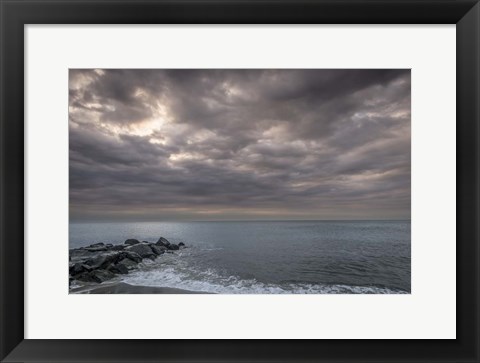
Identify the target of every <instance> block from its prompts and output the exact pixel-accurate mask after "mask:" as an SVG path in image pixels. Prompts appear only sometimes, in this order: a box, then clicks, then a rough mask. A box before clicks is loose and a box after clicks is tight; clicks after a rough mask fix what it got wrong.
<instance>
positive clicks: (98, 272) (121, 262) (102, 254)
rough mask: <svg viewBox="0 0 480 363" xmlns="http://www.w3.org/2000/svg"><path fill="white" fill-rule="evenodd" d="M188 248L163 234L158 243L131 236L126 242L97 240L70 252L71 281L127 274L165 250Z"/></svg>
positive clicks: (96, 280)
mask: <svg viewBox="0 0 480 363" xmlns="http://www.w3.org/2000/svg"><path fill="white" fill-rule="evenodd" d="M182 248H185V244H184V243H183V242H180V243H179V244H178V245H177V244H174V243H170V242H169V241H168V240H167V239H166V238H164V237H160V238H159V239H158V241H157V242H147V241H142V242H140V241H139V240H137V239H127V240H126V241H125V242H124V243H123V244H119V245H113V244H110V243H108V244H105V243H101V242H100V243H94V244H91V245H90V246H86V247H80V248H74V249H71V250H70V251H69V281H70V284H71V283H72V281H74V280H78V281H83V282H95V283H102V282H104V281H107V280H110V279H112V278H114V277H115V276H116V275H125V274H128V272H129V271H131V270H133V269H135V268H137V265H138V263H140V262H141V261H142V260H144V259H151V260H154V259H156V258H157V257H159V256H161V255H163V254H164V253H165V252H170V251H176V250H179V249H182Z"/></svg>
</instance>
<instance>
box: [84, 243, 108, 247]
mask: <svg viewBox="0 0 480 363" xmlns="http://www.w3.org/2000/svg"><path fill="white" fill-rule="evenodd" d="M100 246H105V243H103V242H98V243H93V244H91V245H90V246H88V247H100Z"/></svg>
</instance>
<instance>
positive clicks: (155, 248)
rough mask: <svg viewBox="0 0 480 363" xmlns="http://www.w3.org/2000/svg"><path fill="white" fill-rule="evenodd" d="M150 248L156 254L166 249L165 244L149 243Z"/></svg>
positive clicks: (160, 253) (162, 252)
mask: <svg viewBox="0 0 480 363" xmlns="http://www.w3.org/2000/svg"><path fill="white" fill-rule="evenodd" d="M150 248H151V249H152V251H153V253H155V254H156V255H162V254H164V253H165V251H166V250H167V247H165V246H156V245H150Z"/></svg>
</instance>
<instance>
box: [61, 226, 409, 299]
mask: <svg viewBox="0 0 480 363" xmlns="http://www.w3.org/2000/svg"><path fill="white" fill-rule="evenodd" d="M69 233H70V248H75V247H81V246H87V245H90V244H92V243H95V242H104V243H113V244H119V243H123V242H124V241H125V240H126V239H128V238H136V239H138V240H141V241H151V242H156V241H157V240H158V239H159V237H165V238H167V239H168V240H169V241H170V242H173V243H179V242H184V243H185V244H186V246H187V248H185V249H182V250H180V251H176V252H175V253H174V254H164V255H162V256H159V257H158V258H157V259H156V260H154V261H145V262H142V263H141V264H140V268H139V269H138V270H135V271H132V272H130V274H128V275H123V276H121V277H119V279H121V281H123V282H126V283H129V284H132V285H142V286H160V287H173V288H180V289H186V290H193V291H203V292H210V293H224V294H239V293H240V294H242V293H243V294H285V293H290V294H312V293H313V294H334V293H340V294H354V293H360V294H367V293H370V294H372V293H373V294H402V293H403V294H404V293H410V289H411V276H410V275H411V243H410V234H411V233H410V221H248V222H245V221H241V222H141V223H138V222H135V223H70V232H69Z"/></svg>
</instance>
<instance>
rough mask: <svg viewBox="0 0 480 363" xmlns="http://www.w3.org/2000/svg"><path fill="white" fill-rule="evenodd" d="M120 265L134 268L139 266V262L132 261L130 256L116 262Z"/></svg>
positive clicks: (128, 268)
mask: <svg viewBox="0 0 480 363" xmlns="http://www.w3.org/2000/svg"><path fill="white" fill-rule="evenodd" d="M120 265H122V266H123V267H125V268H126V269H127V270H133V269H134V268H135V267H137V263H136V262H135V261H132V260H131V259H129V258H124V259H123V260H121V261H120V262H118V263H117V264H116V266H120Z"/></svg>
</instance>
